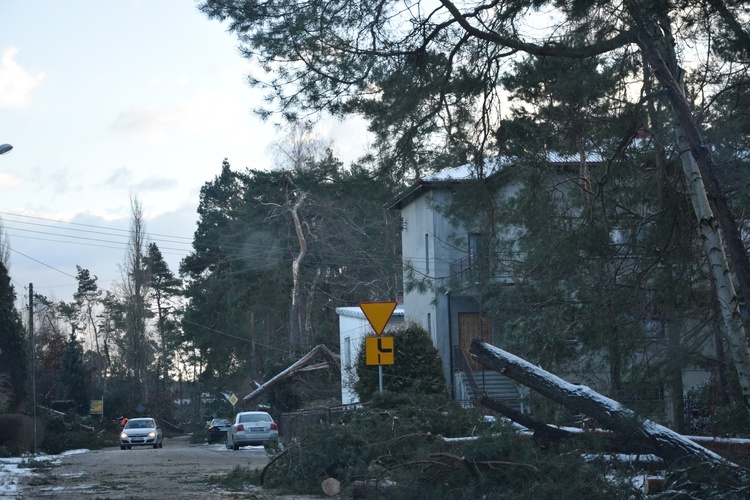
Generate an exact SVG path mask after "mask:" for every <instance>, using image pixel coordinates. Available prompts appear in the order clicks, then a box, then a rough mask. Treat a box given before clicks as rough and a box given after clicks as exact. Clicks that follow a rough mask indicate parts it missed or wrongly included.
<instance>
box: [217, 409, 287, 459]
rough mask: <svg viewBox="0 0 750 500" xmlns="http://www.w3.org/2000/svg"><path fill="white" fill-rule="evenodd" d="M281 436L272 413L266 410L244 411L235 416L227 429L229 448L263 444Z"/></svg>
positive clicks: (236, 448)
mask: <svg viewBox="0 0 750 500" xmlns="http://www.w3.org/2000/svg"><path fill="white" fill-rule="evenodd" d="M278 438H279V428H278V426H277V425H276V422H274V421H273V418H271V415H269V414H268V413H266V412H264V411H243V412H242V413H238V414H237V416H236V417H234V422H233V423H232V426H231V427H230V428H229V430H228V431H227V443H226V447H227V449H230V448H231V449H233V450H239V449H240V446H261V445H263V444H265V443H267V442H269V441H273V440H275V439H278Z"/></svg>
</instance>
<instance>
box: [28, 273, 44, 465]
mask: <svg viewBox="0 0 750 500" xmlns="http://www.w3.org/2000/svg"><path fill="white" fill-rule="evenodd" d="M45 309H47V306H41V307H39V308H38V309H36V310H34V284H33V283H29V340H30V342H31V425H32V426H33V427H34V455H36V446H37V443H36V342H35V341H34V315H35V314H37V313H40V312H42V311H44V310H45Z"/></svg>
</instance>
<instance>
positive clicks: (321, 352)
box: [242, 344, 341, 403]
mask: <svg viewBox="0 0 750 500" xmlns="http://www.w3.org/2000/svg"><path fill="white" fill-rule="evenodd" d="M320 358H322V359H323V362H324V363H325V364H327V365H328V366H329V367H330V368H331V369H332V370H333V371H334V372H335V373H339V372H340V371H341V358H340V357H339V355H338V354H336V353H334V352H332V351H331V350H330V349H328V348H327V347H326V346H324V345H323V344H319V345H317V346H315V347H314V348H313V349H312V350H311V351H310V352H308V353H307V354H305V355H304V356H302V357H301V358H300V359H299V360H297V361H296V362H295V363H294V364H293V365H291V366H289V367H288V368H287V369H285V370H283V371H282V372H281V373H279V374H278V375H276V376H275V377H273V378H272V379H270V380H268V381H267V382H265V383H264V384H263V385H261V386H259V387H258V388H257V389H255V390H254V391H253V392H251V393H250V394H248V395H247V396H245V397H244V398H242V401H243V402H245V403H250V402H251V401H253V400H254V399H256V398H257V397H258V396H260V395H261V394H263V393H265V392H267V391H269V390H271V389H273V387H274V386H275V385H276V384H278V383H280V382H282V381H284V380H286V379H288V378H290V377H294V376H295V375H299V374H300V373H302V372H305V371H309V370H319V369H321V368H323V365H322V364H321V362H318V363H315V364H313V362H314V361H318V360H319V359H320Z"/></svg>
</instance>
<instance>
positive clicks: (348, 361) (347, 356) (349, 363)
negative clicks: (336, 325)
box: [344, 337, 352, 368]
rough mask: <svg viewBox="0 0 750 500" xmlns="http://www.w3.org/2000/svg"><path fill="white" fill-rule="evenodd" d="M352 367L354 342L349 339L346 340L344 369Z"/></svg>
mask: <svg viewBox="0 0 750 500" xmlns="http://www.w3.org/2000/svg"><path fill="white" fill-rule="evenodd" d="M351 367H352V340H351V339H350V338H349V337H346V338H345V339H344V368H351Z"/></svg>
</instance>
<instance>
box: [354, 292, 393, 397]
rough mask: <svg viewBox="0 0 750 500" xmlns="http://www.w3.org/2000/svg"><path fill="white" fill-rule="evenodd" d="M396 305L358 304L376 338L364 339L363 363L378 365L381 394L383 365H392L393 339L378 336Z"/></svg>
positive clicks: (391, 303)
mask: <svg viewBox="0 0 750 500" xmlns="http://www.w3.org/2000/svg"><path fill="white" fill-rule="evenodd" d="M397 305H398V304H397V303H396V302H362V303H361V304H359V308H360V309H362V312H363V313H364V314H365V317H366V318H367V321H369V322H370V326H371V327H372V329H373V330H375V334H376V335H377V337H369V338H366V339H365V361H366V363H367V364H368V365H378V386H379V389H380V392H381V393H382V392H383V365H392V364H394V356H393V352H394V348H393V337H381V336H380V335H381V334H382V333H383V330H385V327H386V325H387V324H388V320H390V319H391V315H392V314H393V311H395V310H396V306H397Z"/></svg>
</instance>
